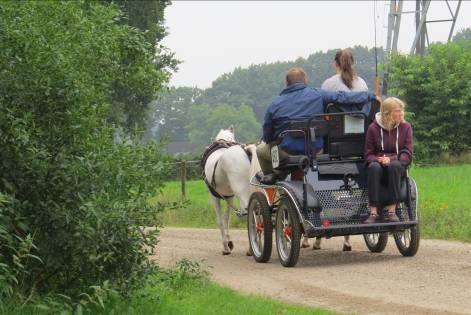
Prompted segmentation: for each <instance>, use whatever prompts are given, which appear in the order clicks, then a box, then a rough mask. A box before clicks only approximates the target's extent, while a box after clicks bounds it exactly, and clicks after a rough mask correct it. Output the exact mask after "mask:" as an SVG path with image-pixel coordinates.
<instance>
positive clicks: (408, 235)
mask: <svg viewBox="0 0 471 315" xmlns="http://www.w3.org/2000/svg"><path fill="white" fill-rule="evenodd" d="M394 241H395V242H396V246H397V249H398V250H399V252H400V253H401V254H402V256H406V257H411V256H414V255H415V254H416V253H417V251H418V250H419V243H420V229H419V225H414V226H412V227H410V228H408V229H405V230H404V231H402V232H395V233H394Z"/></svg>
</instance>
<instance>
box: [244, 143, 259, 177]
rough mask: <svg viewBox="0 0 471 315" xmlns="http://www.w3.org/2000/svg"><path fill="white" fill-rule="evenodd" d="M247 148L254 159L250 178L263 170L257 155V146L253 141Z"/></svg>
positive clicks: (251, 164)
mask: <svg viewBox="0 0 471 315" xmlns="http://www.w3.org/2000/svg"><path fill="white" fill-rule="evenodd" d="M245 150H246V151H248V152H250V155H251V156H252V160H251V163H250V178H252V177H254V176H255V174H257V172H259V171H260V170H261V168H260V164H259V162H258V157H257V146H256V145H255V144H253V143H252V144H248V145H247V146H246V147H245Z"/></svg>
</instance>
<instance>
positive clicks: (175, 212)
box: [156, 164, 471, 242]
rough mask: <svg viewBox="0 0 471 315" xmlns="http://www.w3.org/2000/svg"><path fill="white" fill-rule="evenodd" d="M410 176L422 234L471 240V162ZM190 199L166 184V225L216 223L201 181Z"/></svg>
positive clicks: (237, 224)
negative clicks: (414, 185)
mask: <svg viewBox="0 0 471 315" xmlns="http://www.w3.org/2000/svg"><path fill="white" fill-rule="evenodd" d="M411 176H412V177H413V178H414V179H415V180H416V182H417V185H418V187H419V211H420V219H421V230H422V236H423V237H424V238H435V239H449V240H460V241H466V242H471V164H465V165H454V166H436V167H412V169H411ZM187 199H188V200H187V201H186V202H185V205H186V206H185V207H182V206H181V204H182V200H181V194H180V183H179V182H170V183H168V184H167V185H166V187H165V188H164V190H163V194H162V195H160V196H158V197H157V198H156V200H159V201H166V202H173V203H175V207H173V208H172V209H167V210H166V211H165V212H164V214H163V222H164V226H175V227H185V226H186V227H200V228H216V227H217V225H216V217H215V213H214V209H213V207H212V205H211V204H210V201H209V197H208V193H207V191H206V187H205V186H204V183H203V182H202V181H189V182H188V183H187ZM178 204H180V206H179V205H178ZM231 227H233V228H245V227H246V222H245V220H240V219H239V218H237V217H236V216H235V215H234V214H232V218H231Z"/></svg>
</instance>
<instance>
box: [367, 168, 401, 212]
mask: <svg viewBox="0 0 471 315" xmlns="http://www.w3.org/2000/svg"><path fill="white" fill-rule="evenodd" d="M403 173H404V168H403V167H402V165H401V162H399V161H397V160H396V161H391V163H390V164H389V165H388V166H382V165H381V164H379V163H378V162H373V163H370V164H369V165H368V199H369V202H370V207H380V206H381V205H382V204H383V205H390V204H394V203H397V202H398V201H399V198H400V193H401V177H402V175H403ZM381 185H382V186H384V188H385V189H384V188H383V189H381Z"/></svg>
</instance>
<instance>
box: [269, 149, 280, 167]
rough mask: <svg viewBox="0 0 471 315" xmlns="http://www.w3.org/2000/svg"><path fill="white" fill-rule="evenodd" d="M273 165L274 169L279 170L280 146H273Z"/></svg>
mask: <svg viewBox="0 0 471 315" xmlns="http://www.w3.org/2000/svg"><path fill="white" fill-rule="evenodd" d="M271 164H272V165H273V168H277V167H278V166H279V165H280V155H279V153H278V146H276V145H275V146H273V147H272V148H271Z"/></svg>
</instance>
